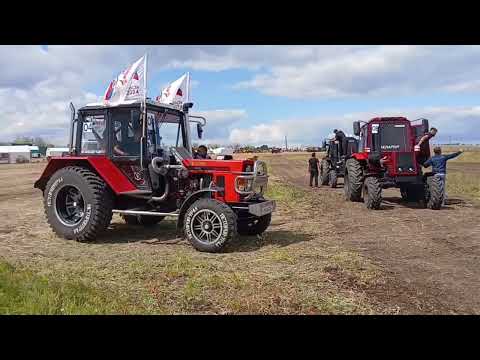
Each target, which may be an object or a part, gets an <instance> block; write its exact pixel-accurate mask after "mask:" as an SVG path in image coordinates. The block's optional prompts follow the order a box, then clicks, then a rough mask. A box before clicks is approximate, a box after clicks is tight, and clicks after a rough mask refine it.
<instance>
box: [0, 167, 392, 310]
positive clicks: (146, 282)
mask: <svg viewBox="0 0 480 360" xmlns="http://www.w3.org/2000/svg"><path fill="white" fill-rule="evenodd" d="M0 170H1V169H0ZM39 170H40V168H38V169H36V170H31V168H30V167H28V166H23V167H21V166H13V167H10V168H9V169H8V172H9V174H10V173H11V171H14V172H15V173H18V178H21V186H20V188H18V192H17V193H12V192H11V191H10V190H9V189H11V186H12V184H11V183H10V184H9V183H8V181H11V179H12V178H11V176H10V175H7V174H6V173H5V174H2V173H1V172H0V180H1V181H0V183H1V184H0V185H2V186H1V187H0V211H2V212H3V214H4V216H3V217H2V219H1V220H0V221H1V223H0V257H1V258H2V259H3V260H4V261H5V262H7V263H10V264H12V265H14V266H15V268H16V270H15V271H16V272H17V271H18V272H19V273H20V274H29V275H28V276H27V277H23V275H22V276H18V277H17V276H14V277H13V278H12V279H13V280H12V282H13V284H14V285H13V286H16V287H18V288H23V289H25V288H28V287H29V285H28V284H29V282H31V281H32V282H35V281H36V280H35V279H37V280H38V279H41V280H40V281H41V282H42V284H43V285H44V286H45V288H46V289H48V290H45V291H44V292H42V293H39V292H24V297H29V299H30V300H29V301H30V302H31V303H35V302H37V303H38V302H43V300H41V299H48V298H51V299H62V300H61V301H59V302H58V301H53V300H52V301H53V302H52V304H53V305H52V307H51V308H48V307H46V308H42V307H40V308H39V307H35V306H30V305H29V306H23V305H20V303H18V302H14V303H11V304H10V305H9V307H8V310H4V312H7V313H58V309H61V308H65V306H63V305H62V304H67V303H69V301H71V302H73V303H74V304H77V305H78V306H77V307H72V308H71V309H70V310H68V311H67V312H66V313H127V314H128V313H139V312H140V313H146V314H192V313H193V314H298V313H328V314H350V313H356V314H358V313H361V314H364V313H373V312H376V313H378V312H389V311H390V310H388V309H386V308H385V307H383V306H382V304H378V303H376V302H375V301H372V299H370V298H368V296H367V295H366V293H365V289H366V288H368V286H371V285H374V284H376V283H377V282H378V281H379V279H380V278H381V273H379V272H378V270H377V269H376V268H375V267H374V266H373V265H372V264H371V263H370V262H369V261H368V260H367V259H365V258H362V257H360V256H359V255H358V254H356V253H354V252H349V251H346V250H345V249H339V248H338V246H337V244H336V243H335V241H333V240H332V239H330V238H329V234H331V233H330V232H328V233H327V234H325V233H323V232H322V231H320V229H319V227H318V223H315V222H312V221H311V213H312V206H313V205H314V204H312V202H311V200H309V197H308V196H307V194H306V193H305V192H304V191H303V190H298V189H297V188H295V187H292V186H289V185H286V184H284V183H282V182H280V181H279V180H278V179H276V178H275V176H273V177H272V179H271V180H272V181H271V183H270V186H269V190H268V196H270V197H271V198H274V199H276V200H277V201H278V210H277V212H276V213H275V214H274V217H273V221H272V225H271V226H270V228H269V229H268V231H267V232H266V233H265V234H264V235H263V236H261V237H256V236H254V237H241V238H240V239H238V240H237V241H236V242H234V243H232V244H230V245H229V247H228V248H227V249H226V252H225V253H222V254H206V253H200V252H197V251H195V250H194V249H193V248H192V247H191V246H190V245H189V244H188V243H187V242H185V241H184V240H182V239H177V238H176V235H175V223H174V222H173V221H168V220H164V221H162V222H161V223H160V224H159V225H158V226H156V227H154V228H152V229H144V228H142V227H129V226H126V225H125V224H124V223H123V221H122V220H121V219H120V218H119V217H118V216H115V217H114V219H113V222H112V225H111V229H109V231H108V233H107V234H106V235H105V236H104V237H103V238H101V239H99V241H97V242H96V243H77V242H72V241H66V240H63V239H60V238H58V237H56V236H55V235H54V234H53V233H52V232H51V231H50V229H49V228H48V227H47V225H46V223H45V220H44V215H43V210H42V207H41V206H42V205H41V204H42V203H41V195H40V192H38V191H36V190H32V188H31V186H32V185H31V183H32V182H33V180H34V179H35V178H36V177H37V176H38V175H37V174H38V172H39ZM22 171H23V173H25V172H26V173H27V174H28V176H23V177H22V176H21V175H20V174H21V173H22ZM3 175H5V176H3ZM2 196H4V198H3V199H2ZM11 197H13V198H15V199H16V203H17V206H16V207H11V206H9V205H8V203H9V201H11V199H12V198H11ZM325 228H326V227H325V226H323V227H322V229H325ZM32 279H33V280H32ZM68 284H79V285H78V286H77V285H72V287H69V286H70V285H68ZM66 287H67V288H71V289H72V290H71V291H70V290H69V291H66V292H62V290H59V289H65V288H66ZM59 294H60V295H59ZM82 294H84V295H82ZM85 294H87V295H85ZM105 294H106V295H105ZM22 296H23V295H22ZM39 296H40V297H41V298H39ZM78 297H80V298H82V299H84V300H82V301H80V302H78V301H76V300H74V299H76V298H78ZM22 301H23V300H22ZM47 302H48V301H47ZM59 304H60V305H59ZM88 304H90V305H88ZM59 306H60V307H59ZM82 307H83V310H82V309H81V308H82Z"/></svg>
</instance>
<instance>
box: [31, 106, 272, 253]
mask: <svg viewBox="0 0 480 360" xmlns="http://www.w3.org/2000/svg"><path fill="white" fill-rule="evenodd" d="M70 105H71V111H72V124H71V131H70V144H71V145H70V151H69V154H68V155H67V156H65V157H52V158H51V159H50V161H49V162H48V164H47V166H46V168H45V170H44V172H43V174H42V175H41V177H40V179H38V181H36V182H35V188H38V189H40V190H42V192H43V195H44V206H45V213H46V217H47V220H48V223H49V224H50V226H51V228H52V229H53V231H54V232H55V233H57V234H58V235H60V236H61V237H64V238H66V239H74V240H77V241H93V240H95V239H96V238H97V237H98V236H99V235H100V234H101V233H102V232H103V231H104V230H106V229H107V227H108V226H109V224H110V221H111V219H112V214H114V213H118V214H120V215H121V216H122V217H123V219H124V220H125V222H126V223H128V224H132V225H143V226H151V225H154V224H157V223H158V222H160V221H161V220H162V219H164V218H165V217H174V218H176V219H177V228H178V230H179V232H181V233H182V234H183V235H184V236H185V237H186V239H188V241H189V242H190V243H191V244H192V245H193V246H194V247H195V248H196V249H197V250H199V251H206V252H218V251H221V250H222V249H223V248H224V247H225V245H226V244H227V243H228V242H229V241H230V240H232V239H233V238H235V237H236V236H237V234H241V235H255V234H261V233H263V232H264V231H265V230H266V229H267V227H268V226H269V225H270V220H271V214H272V212H273V211H274V210H275V202H274V201H269V200H266V199H265V198H264V195H263V194H264V192H265V190H266V187H267V183H268V174H267V166H266V164H265V163H264V162H263V161H252V160H204V159H193V157H192V144H191V136H190V133H191V131H192V130H193V131H194V129H195V124H196V130H197V133H198V137H199V138H201V137H202V132H203V127H204V126H205V124H206V119H205V118H203V117H199V116H192V115H189V109H190V108H191V107H192V106H193V104H192V103H187V104H184V105H183V106H182V107H175V106H169V105H165V104H162V103H159V102H156V101H152V100H149V99H147V100H146V101H138V102H134V103H131V104H128V105H127V104H123V105H117V106H106V105H104V104H93V105H87V106H85V107H83V108H81V109H79V110H78V112H77V111H75V108H74V107H73V105H72V104H70ZM191 125H193V126H191ZM191 127H193V129H191Z"/></svg>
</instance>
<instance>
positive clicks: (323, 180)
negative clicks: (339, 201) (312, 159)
mask: <svg viewBox="0 0 480 360" xmlns="http://www.w3.org/2000/svg"><path fill="white" fill-rule="evenodd" d="M329 173H330V165H329V163H328V161H327V160H322V162H321V164H320V184H321V185H328V181H329V179H330V177H329Z"/></svg>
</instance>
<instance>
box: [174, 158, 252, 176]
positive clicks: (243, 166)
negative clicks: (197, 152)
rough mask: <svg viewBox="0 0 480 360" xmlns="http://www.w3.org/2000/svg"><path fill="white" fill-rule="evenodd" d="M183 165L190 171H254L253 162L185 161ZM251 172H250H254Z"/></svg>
mask: <svg viewBox="0 0 480 360" xmlns="http://www.w3.org/2000/svg"><path fill="white" fill-rule="evenodd" d="M183 165H184V166H185V167H186V168H187V169H189V170H204V171H205V170H210V171H225V172H234V173H241V172H245V171H248V170H247V167H248V166H250V167H251V169H252V170H253V165H254V162H253V160H211V159H184V160H183ZM252 170H250V171H252Z"/></svg>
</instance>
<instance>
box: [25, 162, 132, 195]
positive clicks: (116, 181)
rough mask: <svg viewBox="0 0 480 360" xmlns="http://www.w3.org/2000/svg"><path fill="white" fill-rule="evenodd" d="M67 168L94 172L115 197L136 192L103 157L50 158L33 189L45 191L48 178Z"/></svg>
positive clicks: (125, 178)
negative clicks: (82, 168) (80, 168)
mask: <svg viewBox="0 0 480 360" xmlns="http://www.w3.org/2000/svg"><path fill="white" fill-rule="evenodd" d="M67 166H83V167H86V168H89V169H91V170H93V171H95V172H96V173H97V174H98V175H99V176H100V177H101V178H102V179H103V180H104V181H105V182H106V183H107V184H108V185H109V186H110V188H111V189H112V190H113V191H114V192H115V194H117V195H118V194H122V193H126V192H132V191H136V190H138V189H137V188H136V186H135V185H133V184H132V183H131V182H130V180H129V179H128V178H127V177H126V176H125V175H124V174H123V173H122V172H121V171H120V169H119V168H118V167H117V166H115V165H114V164H113V163H112V161H110V159H108V158H106V157H104V156H95V157H94V156H89V157H82V156H65V157H52V158H51V159H50V160H49V161H48V164H47V166H46V167H45V170H43V173H42V175H41V176H40V179H38V180H37V181H36V182H35V184H34V187H35V188H37V189H40V190H42V191H43V190H45V186H46V185H47V182H48V180H49V179H50V177H51V176H52V175H53V174H54V173H55V172H56V171H57V170H59V169H61V168H64V167H67Z"/></svg>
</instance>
